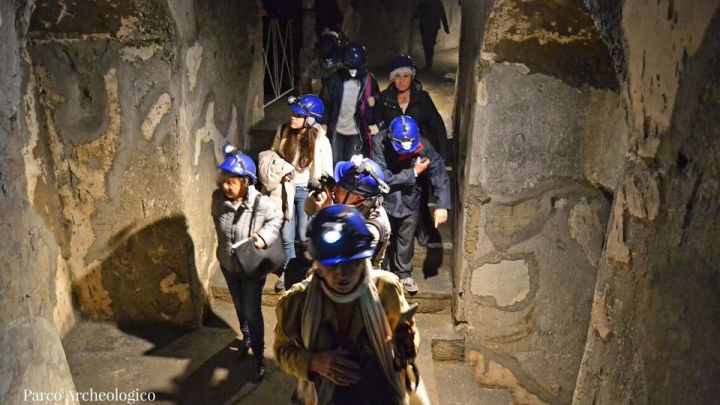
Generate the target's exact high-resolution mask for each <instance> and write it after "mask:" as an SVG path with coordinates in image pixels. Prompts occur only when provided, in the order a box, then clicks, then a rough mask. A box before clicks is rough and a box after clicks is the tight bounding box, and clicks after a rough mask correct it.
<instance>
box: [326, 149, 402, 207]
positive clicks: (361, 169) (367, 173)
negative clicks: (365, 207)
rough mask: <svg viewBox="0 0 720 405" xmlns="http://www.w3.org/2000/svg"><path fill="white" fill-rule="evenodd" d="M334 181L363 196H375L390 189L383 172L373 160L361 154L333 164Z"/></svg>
mask: <svg viewBox="0 0 720 405" xmlns="http://www.w3.org/2000/svg"><path fill="white" fill-rule="evenodd" d="M335 183H336V184H337V185H338V186H340V187H342V188H344V189H345V190H347V191H348V192H350V193H355V194H358V195H360V196H362V197H363V198H372V197H377V196H379V195H381V194H383V193H387V192H389V191H390V188H389V187H388V185H387V184H386V183H385V172H384V171H383V169H382V167H380V165H379V164H377V163H376V162H374V161H373V160H370V159H367V158H363V157H362V155H356V156H353V157H352V159H350V160H349V161H340V162H337V164H336V165H335Z"/></svg>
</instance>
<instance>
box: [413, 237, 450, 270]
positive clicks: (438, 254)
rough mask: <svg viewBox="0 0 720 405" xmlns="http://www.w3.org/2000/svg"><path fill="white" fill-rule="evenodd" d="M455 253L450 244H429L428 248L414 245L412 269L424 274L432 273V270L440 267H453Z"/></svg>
mask: <svg viewBox="0 0 720 405" xmlns="http://www.w3.org/2000/svg"><path fill="white" fill-rule="evenodd" d="M454 255H455V251H454V250H453V244H452V243H451V242H444V243H429V244H428V246H420V245H418V244H417V242H416V243H415V255H414V256H413V261H412V264H413V268H415V269H422V270H423V271H424V272H425V273H428V272H430V273H432V272H433V271H432V269H433V268H435V269H438V268H440V267H448V268H452V267H453V260H454Z"/></svg>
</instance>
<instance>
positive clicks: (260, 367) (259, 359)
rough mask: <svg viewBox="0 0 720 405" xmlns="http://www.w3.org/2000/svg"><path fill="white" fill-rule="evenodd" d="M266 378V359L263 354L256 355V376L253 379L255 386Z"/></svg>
mask: <svg viewBox="0 0 720 405" xmlns="http://www.w3.org/2000/svg"><path fill="white" fill-rule="evenodd" d="M263 378H265V358H264V357H263V355H262V353H260V355H259V356H258V355H255V375H254V376H253V378H252V382H253V384H258V383H260V381H262V380H263Z"/></svg>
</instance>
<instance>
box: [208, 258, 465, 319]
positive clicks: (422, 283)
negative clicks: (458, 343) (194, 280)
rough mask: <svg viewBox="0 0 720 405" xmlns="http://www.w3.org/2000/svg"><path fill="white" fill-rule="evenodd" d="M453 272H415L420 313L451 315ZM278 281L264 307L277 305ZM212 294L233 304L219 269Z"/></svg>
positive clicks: (271, 280)
mask: <svg viewBox="0 0 720 405" xmlns="http://www.w3.org/2000/svg"><path fill="white" fill-rule="evenodd" d="M451 271H452V270H451V269H450V268H449V267H441V268H440V269H439V270H438V274H437V275H435V276H433V277H429V278H427V279H426V278H424V277H423V276H422V273H420V272H418V271H416V272H415V273H417V274H413V275H414V276H415V277H414V278H415V281H416V282H417V284H418V287H419V288H420V291H419V292H418V293H417V295H415V296H413V297H410V296H408V297H407V298H408V301H409V302H411V303H418V305H419V307H418V312H419V313H443V314H449V313H450V305H451V299H452V279H451ZM276 281H277V276H276V275H274V274H270V275H268V277H267V280H266V281H265V286H264V288H263V296H262V305H264V306H275V305H276V304H277V301H278V299H279V298H280V293H276V292H275V282H276ZM210 293H211V295H212V299H214V300H220V301H223V302H228V303H232V297H231V296H230V291H229V290H228V288H227V284H225V279H224V277H223V276H222V273H221V272H220V270H219V269H218V270H216V271H214V272H213V273H212V274H211V276H210Z"/></svg>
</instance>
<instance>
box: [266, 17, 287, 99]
mask: <svg viewBox="0 0 720 405" xmlns="http://www.w3.org/2000/svg"><path fill="white" fill-rule="evenodd" d="M293 55H294V54H293V23H292V21H285V22H283V23H282V25H281V24H280V22H279V21H278V20H276V19H271V20H269V22H268V28H267V36H266V38H265V43H264V44H263V59H264V61H265V84H266V85H265V89H266V94H265V103H264V104H263V107H267V106H268V105H270V104H272V103H273V102H275V101H276V100H278V99H280V98H281V97H283V96H285V95H286V94H288V93H290V92H291V91H293V90H294V89H295V62H294V60H293ZM268 84H269V86H268ZM267 90H270V94H267Z"/></svg>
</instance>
